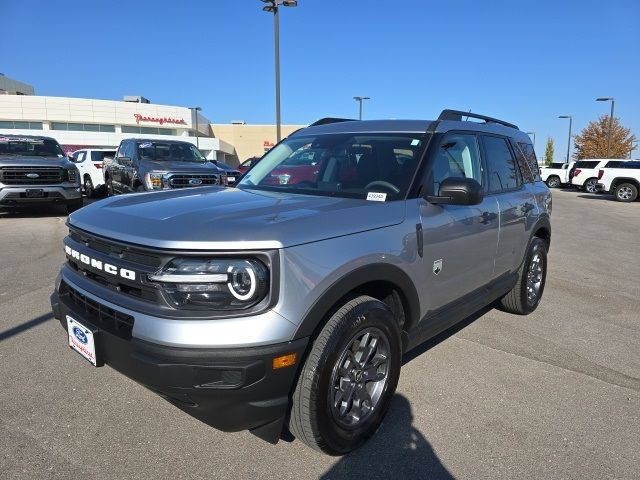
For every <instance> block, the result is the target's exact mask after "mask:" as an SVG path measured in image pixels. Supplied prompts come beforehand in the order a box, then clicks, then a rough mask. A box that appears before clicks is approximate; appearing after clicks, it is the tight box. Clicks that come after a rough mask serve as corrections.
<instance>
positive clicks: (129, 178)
mask: <svg viewBox="0 0 640 480" xmlns="http://www.w3.org/2000/svg"><path fill="white" fill-rule="evenodd" d="M70 159H71V161H72V162H74V163H75V164H76V166H77V168H78V170H79V172H80V179H81V182H82V185H83V186H84V191H85V194H86V195H87V196H88V197H93V196H96V195H98V194H105V193H106V194H109V195H115V194H119V193H131V192H146V191H151V190H163V189H164V190H166V189H173V188H187V187H197V186H205V185H224V186H231V185H233V184H234V183H235V182H236V181H237V179H238V178H239V177H240V171H239V170H238V169H236V168H234V167H231V166H230V165H227V164H225V163H224V162H220V161H218V160H207V159H206V158H205V157H204V156H203V155H202V153H201V152H200V150H198V149H197V148H196V147H195V146H194V145H193V144H191V143H189V142H180V141H173V140H146V139H139V138H131V139H125V140H122V142H120V145H119V146H118V148H117V150H112V149H102V148H85V149H82V150H77V151H76V152H73V154H72V155H71V157H70Z"/></svg>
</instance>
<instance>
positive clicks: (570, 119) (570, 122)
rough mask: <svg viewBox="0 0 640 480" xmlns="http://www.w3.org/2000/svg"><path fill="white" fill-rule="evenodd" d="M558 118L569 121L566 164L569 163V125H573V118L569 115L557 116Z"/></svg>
mask: <svg viewBox="0 0 640 480" xmlns="http://www.w3.org/2000/svg"><path fill="white" fill-rule="evenodd" d="M558 118H568V119H569V139H568V140H567V163H569V152H570V151H571V124H572V123H573V117H572V116H571V115H559V116H558Z"/></svg>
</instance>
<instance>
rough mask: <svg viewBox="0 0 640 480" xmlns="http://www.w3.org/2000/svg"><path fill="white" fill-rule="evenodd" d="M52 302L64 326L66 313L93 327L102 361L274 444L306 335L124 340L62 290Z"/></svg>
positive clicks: (225, 425) (210, 420) (225, 426)
mask: <svg viewBox="0 0 640 480" xmlns="http://www.w3.org/2000/svg"><path fill="white" fill-rule="evenodd" d="M51 307H52V309H53V312H54V316H55V318H57V319H58V320H59V321H60V323H61V325H62V326H63V327H64V328H65V330H66V325H67V323H66V316H67V315H70V316H71V317H73V318H74V319H76V320H78V321H79V322H81V323H83V324H84V325H85V326H86V327H88V328H91V329H95V331H96V333H95V342H96V352H97V356H98V357H99V358H100V359H101V362H103V363H105V364H107V365H109V366H111V367H112V368H114V369H115V370H117V371H119V372H120V373H122V374H124V375H126V376H127V377H129V378H131V379H133V380H135V381H136V382H138V383H140V384H142V385H143V386H145V387H147V388H149V389H150V390H152V391H154V392H155V393H157V394H159V395H160V396H162V397H163V398H165V399H166V400H168V401H169V402H171V403H172V404H174V405H175V406H177V407H178V408H180V409H181V410H183V411H185V412H187V413H188V414H189V415H191V416H193V417H195V418H197V419H199V420H201V421H202V422H204V423H206V424H208V425H210V426H212V427H215V428H217V429H219V430H222V431H227V432H231V431H240V430H251V431H252V432H253V433H255V434H256V435H258V436H259V437H261V438H263V439H265V440H267V441H270V442H272V443H275V442H277V441H278V439H279V438H280V433H281V431H282V426H283V424H284V420H285V418H286V415H287V412H288V408H289V397H290V392H291V389H292V387H293V384H294V381H295V378H296V374H297V370H298V366H299V364H300V362H301V360H302V358H303V355H304V351H305V348H306V346H307V342H308V338H303V339H299V340H296V341H291V342H285V343H279V344H275V345H267V346H259V347H245V348H224V349H212V348H177V347H171V346H166V345H160V344H154V343H150V342H146V341H143V340H140V339H137V338H135V337H132V338H129V339H126V338H121V337H120V336H118V335H116V334H113V333H111V332H109V331H107V330H105V329H103V328H101V327H100V326H99V322H98V321H96V320H95V319H93V318H89V317H91V315H89V314H87V313H86V311H81V310H80V309H79V308H78V307H77V306H76V305H75V304H74V303H73V302H72V301H70V300H69V298H68V297H67V296H66V295H65V294H64V293H58V291H54V293H53V294H52V295H51ZM290 353H296V356H297V362H296V364H295V365H293V366H291V367H285V368H280V369H273V368H272V362H273V358H275V357H278V356H280V355H286V354H290Z"/></svg>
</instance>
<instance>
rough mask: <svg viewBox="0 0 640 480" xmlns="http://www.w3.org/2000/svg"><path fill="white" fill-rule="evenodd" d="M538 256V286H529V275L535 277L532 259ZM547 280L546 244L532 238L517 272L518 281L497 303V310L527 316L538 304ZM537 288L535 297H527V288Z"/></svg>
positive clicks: (534, 284) (539, 239) (535, 283)
mask: <svg viewBox="0 0 640 480" xmlns="http://www.w3.org/2000/svg"><path fill="white" fill-rule="evenodd" d="M536 255H537V256H538V257H537V258H538V259H539V262H538V263H539V265H540V266H541V273H540V278H539V284H538V283H537V282H534V283H533V285H529V282H528V280H529V278H530V275H531V277H532V279H533V277H536V273H537V272H536V270H537V268H536V266H535V265H536V264H535V263H533V260H534V257H535V256H536ZM546 278H547V244H546V243H545V242H544V240H542V239H541V238H538V237H533V239H532V240H531V243H530V244H529V248H528V250H527V254H526V255H525V258H524V262H522V266H521V267H520V270H519V271H518V281H517V282H516V284H515V285H514V287H513V288H512V289H511V290H510V291H509V293H507V294H506V295H505V296H504V297H502V298H501V299H500V300H499V301H498V308H499V309H500V310H503V311H505V312H508V313H515V314H517V315H529V314H530V313H531V312H533V311H534V310H535V309H536V308H538V304H539V303H540V299H541V298H542V294H543V293H544V285H545V282H546ZM536 285H538V286H537V289H536V290H537V291H536V294H535V297H534V298H533V299H532V298H531V297H530V296H529V288H530V287H535V286H536Z"/></svg>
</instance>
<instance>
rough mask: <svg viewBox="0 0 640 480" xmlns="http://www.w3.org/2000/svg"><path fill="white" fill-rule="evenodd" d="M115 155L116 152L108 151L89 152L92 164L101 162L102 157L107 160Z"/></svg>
mask: <svg viewBox="0 0 640 480" xmlns="http://www.w3.org/2000/svg"><path fill="white" fill-rule="evenodd" d="M115 154H116V152H114V151H109V150H104V151H101V150H93V151H92V152H91V161H92V162H101V161H103V160H104V157H109V158H113V156H114V155H115Z"/></svg>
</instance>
